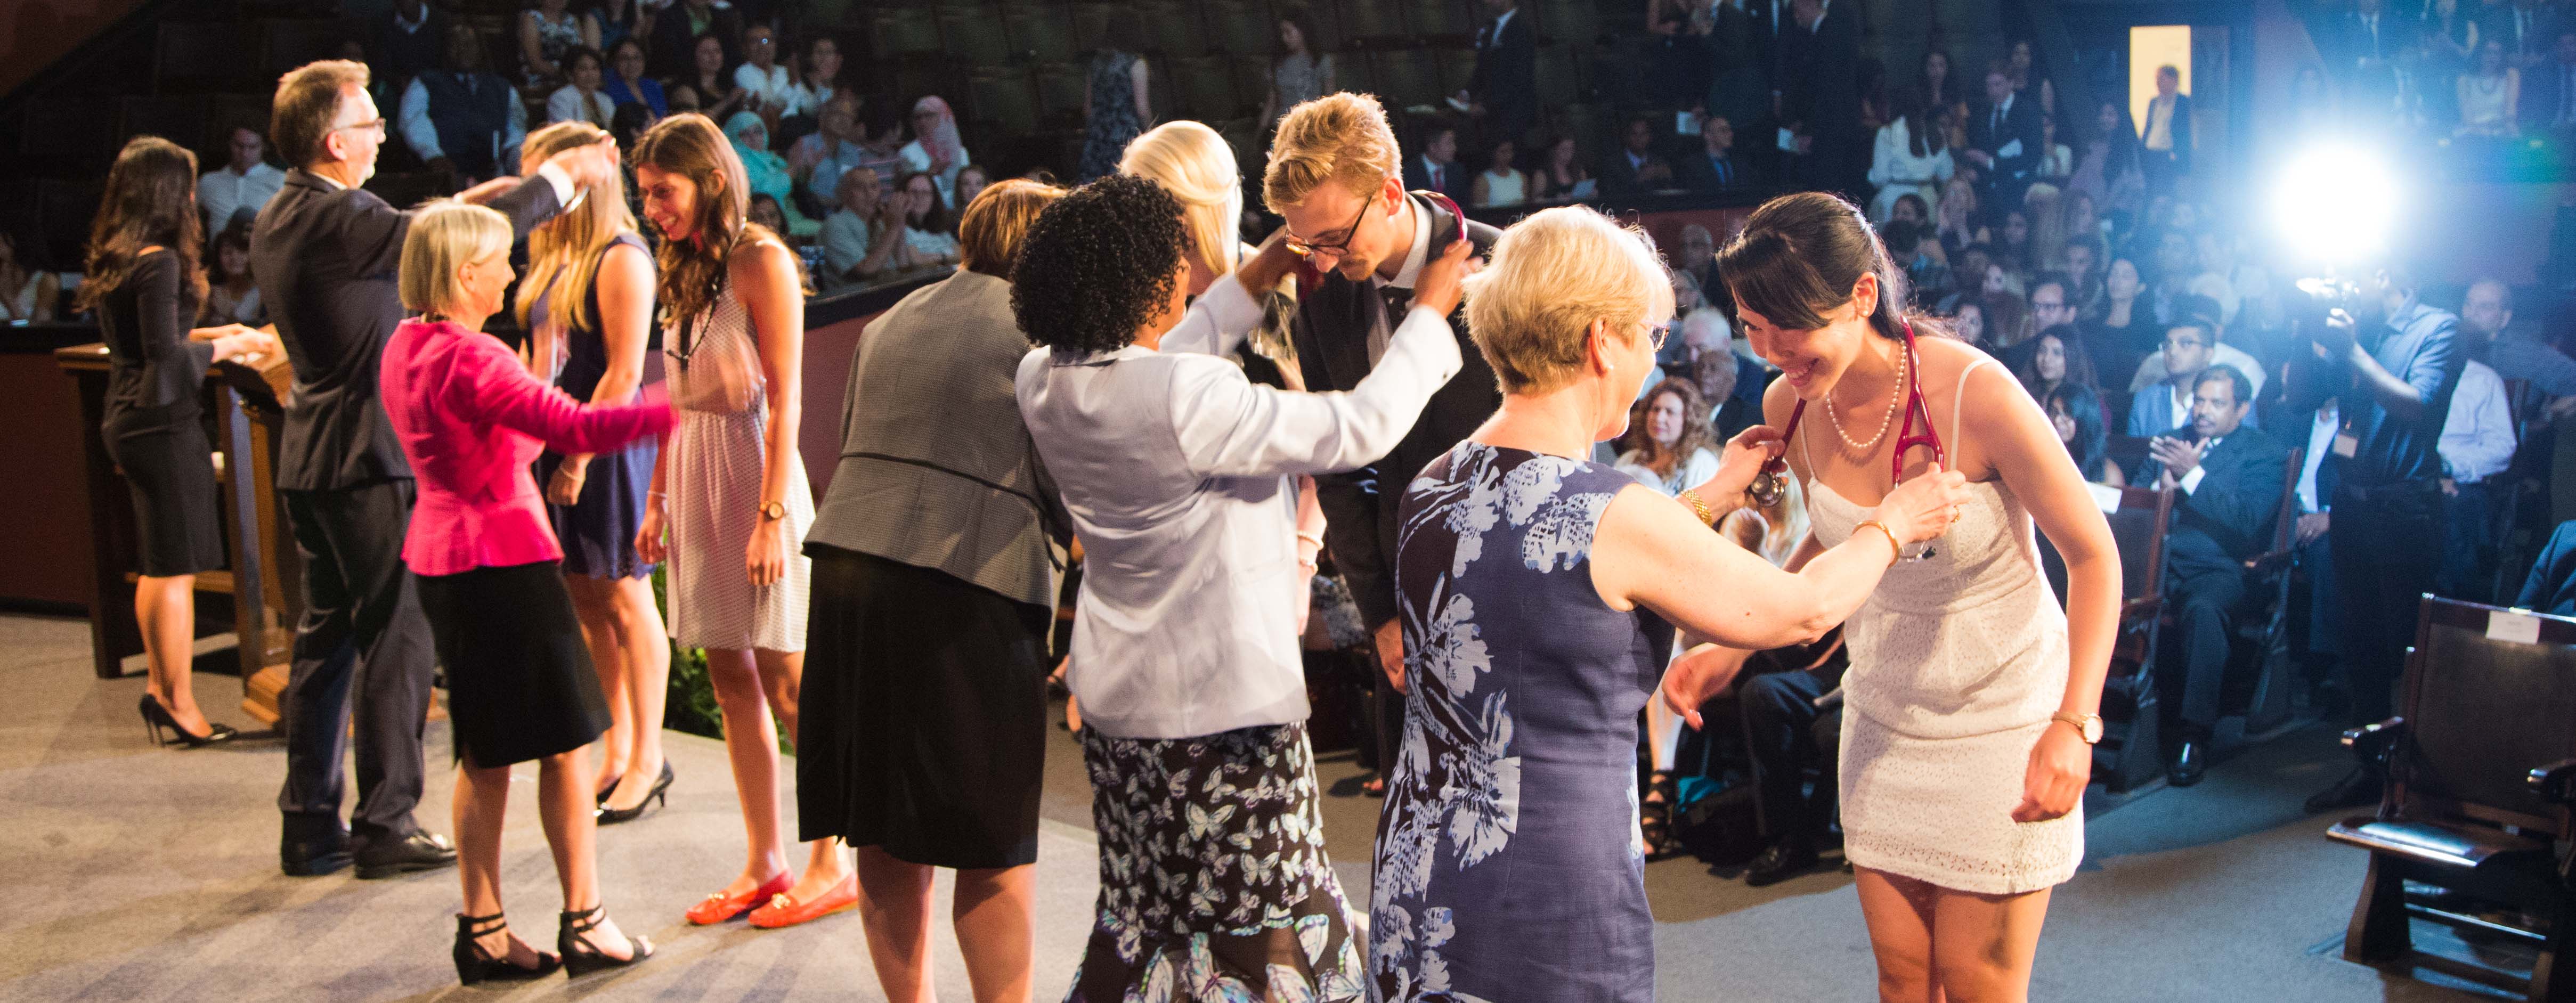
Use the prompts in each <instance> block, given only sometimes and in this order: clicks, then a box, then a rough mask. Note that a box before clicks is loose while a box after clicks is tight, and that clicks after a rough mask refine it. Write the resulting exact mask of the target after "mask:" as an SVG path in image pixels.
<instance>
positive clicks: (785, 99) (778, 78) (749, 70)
mask: <svg viewBox="0 0 2576 1003" xmlns="http://www.w3.org/2000/svg"><path fill="white" fill-rule="evenodd" d="M733 83H734V86H736V87H740V88H742V89H743V90H747V91H750V92H751V96H752V100H753V101H755V102H758V103H761V104H769V103H775V104H778V105H781V106H782V108H781V110H780V111H779V114H781V115H793V114H796V109H795V108H794V107H793V106H791V105H789V102H792V101H794V100H795V99H796V96H795V89H796V82H795V81H793V80H791V79H789V78H788V76H787V67H784V66H780V65H778V64H776V63H772V64H770V66H769V72H767V73H763V72H761V70H760V67H757V66H753V65H751V64H750V63H744V64H742V65H741V66H737V67H734V70H733ZM753 110H758V109H757V108H755V109H753ZM716 124H717V125H723V124H724V123H722V122H718V123H716Z"/></svg>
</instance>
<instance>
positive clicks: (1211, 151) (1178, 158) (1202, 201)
mask: <svg viewBox="0 0 2576 1003" xmlns="http://www.w3.org/2000/svg"><path fill="white" fill-rule="evenodd" d="M1118 173H1120V174H1133V175H1135V176H1137V177H1140V178H1144V179H1145V180H1148V181H1151V182H1154V183H1155V184H1158V185H1161V186H1163V190H1164V191H1167V192H1170V193H1172V197H1173V198H1174V199H1177V200H1179V201H1180V203H1181V224H1182V226H1183V227H1184V228H1186V229H1188V230H1189V231H1190V241H1191V242H1192V243H1194V244H1197V245H1198V259H1199V263H1200V264H1202V265H1205V266H1207V270H1208V274H1210V275H1223V274H1225V273H1227V272H1230V271H1233V270H1234V262H1235V259H1236V258H1237V257H1240V256H1241V255H1242V247H1243V240H1242V238H1241V237H1240V236H1239V233H1240V232H1241V229H1242V223H1241V220H1242V219H1243V175H1242V174H1241V173H1239V172H1237V171H1236V170H1235V167H1234V149H1233V148H1232V147H1229V146H1227V145H1225V137H1223V136H1219V135H1217V132H1216V130H1214V129H1210V128H1208V127H1207V126H1205V125H1201V124H1199V123H1197V122H1186V121H1185V122H1165V123H1163V124H1162V125H1158V126H1155V127H1154V128H1153V130H1152V131H1150V132H1147V133H1145V134H1144V135H1142V136H1138V137H1136V139H1135V141H1134V142H1131V143H1128V144H1127V154H1126V156H1124V157H1121V158H1119V161H1118Z"/></svg>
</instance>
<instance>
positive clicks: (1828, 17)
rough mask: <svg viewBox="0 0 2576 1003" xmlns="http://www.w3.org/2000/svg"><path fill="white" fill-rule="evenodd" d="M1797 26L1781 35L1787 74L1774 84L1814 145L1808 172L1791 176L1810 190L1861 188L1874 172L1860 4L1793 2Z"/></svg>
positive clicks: (1784, 108)
mask: <svg viewBox="0 0 2576 1003" xmlns="http://www.w3.org/2000/svg"><path fill="white" fill-rule="evenodd" d="M1787 6H1788V7H1789V8H1790V9H1789V11H1788V13H1789V14H1790V21H1791V23H1790V24H1788V25H1786V26H1784V27H1783V29H1782V30H1781V32H1780V38H1779V45H1778V49H1777V51H1778V59H1779V66H1780V69H1779V72H1778V73H1777V74H1776V75H1774V77H1773V79H1772V81H1771V91H1772V94H1773V95H1774V97H1775V99H1776V102H1777V104H1776V110H1777V111H1778V116H1777V117H1778V118H1779V120H1780V121H1781V122H1783V123H1785V124H1788V125H1790V126H1791V127H1792V128H1793V129H1794V130H1795V131H1796V132H1797V133H1798V134H1799V135H1801V136H1807V137H1811V138H1812V139H1813V143H1812V144H1811V145H1810V146H1809V147H1808V148H1807V149H1806V150H1805V151H1803V152H1802V154H1801V155H1800V156H1797V157H1794V158H1792V159H1794V160H1798V161H1803V165H1802V166H1803V170H1790V171H1786V172H1783V173H1785V174H1786V175H1787V176H1788V178H1789V179H1791V180H1798V181H1801V182H1803V183H1804V184H1805V185H1806V186H1807V187H1811V188H1818V189H1825V190H1839V189H1846V188H1857V187H1858V186H1859V185H1860V184H1861V177H1862V174H1863V173H1864V172H1865V171H1867V170H1868V167H1869V143H1870V138H1871V137H1870V135H1869V133H1867V132H1865V131H1863V126H1862V125H1861V121H1860V116H1859V115H1858V114H1857V113H1856V109H1858V108H1860V107H1861V88H1860V75H1859V73H1858V72H1857V70H1858V68H1859V67H1860V65H1861V26H1860V12H1859V10H1858V8H1856V7H1854V6H1853V5H1852V4H1849V3H1845V4H1843V5H1841V6H1840V7H1839V8H1837V7H1835V6H1833V5H1832V4H1830V3H1823V2H1819V3H1813V4H1810V3H1807V2H1805V0H1800V2H1797V3H1792V4H1789V5H1787Z"/></svg>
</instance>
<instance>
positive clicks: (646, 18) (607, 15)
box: [585, 0, 653, 52]
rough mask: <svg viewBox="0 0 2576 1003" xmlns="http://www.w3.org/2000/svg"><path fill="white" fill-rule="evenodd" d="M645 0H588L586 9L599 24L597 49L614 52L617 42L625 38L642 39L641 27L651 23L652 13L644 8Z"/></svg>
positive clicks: (643, 27)
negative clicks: (587, 8)
mask: <svg viewBox="0 0 2576 1003" xmlns="http://www.w3.org/2000/svg"><path fill="white" fill-rule="evenodd" d="M646 3H647V0H590V3H589V4H588V6H589V7H590V9H589V10H588V11H586V12H585V13H587V14H588V15H589V17H590V19H591V20H592V21H595V22H597V23H598V24H599V51H601V52H615V51H617V43H619V42H623V41H625V40H627V39H630V38H632V39H635V40H637V41H642V40H643V29H645V28H647V27H648V26H650V25H651V24H652V23H653V14H652V12H651V11H647V10H645V9H644V8H645V5H646Z"/></svg>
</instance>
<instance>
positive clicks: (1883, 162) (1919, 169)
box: [1869, 105, 1957, 223]
mask: <svg viewBox="0 0 2576 1003" xmlns="http://www.w3.org/2000/svg"><path fill="white" fill-rule="evenodd" d="M1949 135H1950V109H1949V108H1948V107H1947V106H1943V105H1934V106H1931V107H1928V108H1916V109H1914V110H1912V111H1909V112H1907V113H1905V114H1904V115H1903V116H1901V117H1899V118H1898V119H1897V120H1896V121H1893V122H1889V123H1887V124H1886V125H1883V126H1880V127H1879V130H1878V150H1877V153H1876V154H1875V155H1873V156H1872V157H1871V158H1870V164H1869V183H1870V184H1873V185H1877V186H1878V195H1877V197H1875V198H1872V199H1870V200H1869V220H1870V222H1872V223H1885V222H1887V215H1888V213H1891V212H1894V211H1895V209H1896V200H1897V198H1898V197H1899V196H1903V195H1909V194H1910V195H1914V196H1917V197H1919V198H1921V199H1922V200H1923V205H1924V207H1925V208H1927V209H1933V210H1935V212H1936V213H1937V211H1938V209H1939V206H1940V205H1941V186H1942V185H1943V184H1945V183H1947V182H1948V181H1949V180H1950V176H1951V175H1952V174H1954V173H1957V165H1955V164H1953V163H1952V162H1951V159H1950V143H1949Z"/></svg>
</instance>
